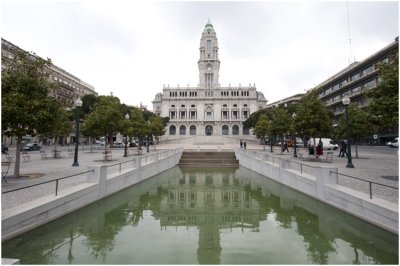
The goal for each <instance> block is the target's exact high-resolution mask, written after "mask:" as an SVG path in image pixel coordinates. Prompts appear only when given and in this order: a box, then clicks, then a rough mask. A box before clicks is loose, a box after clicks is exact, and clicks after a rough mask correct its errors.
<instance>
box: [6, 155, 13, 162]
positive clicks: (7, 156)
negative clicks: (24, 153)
mask: <svg viewBox="0 0 400 266" xmlns="http://www.w3.org/2000/svg"><path fill="white" fill-rule="evenodd" d="M6 159H7V161H8V162H10V163H13V162H14V156H13V155H11V154H9V153H8V152H7V153H6Z"/></svg>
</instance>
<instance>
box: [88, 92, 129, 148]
mask: <svg viewBox="0 0 400 266" xmlns="http://www.w3.org/2000/svg"><path fill="white" fill-rule="evenodd" d="M124 120H125V118H124V117H123V115H122V113H121V112H120V102H119V99H118V98H116V97H113V96H99V97H98V101H97V103H96V104H95V105H94V106H93V110H92V112H91V113H90V114H88V115H87V117H86V119H85V122H84V124H83V126H82V131H83V132H85V133H86V134H88V135H87V136H106V139H108V137H112V136H113V134H115V133H117V132H119V131H122V130H121V129H123V126H124V125H123V123H124V122H123V121H124ZM104 146H105V150H106V151H107V142H106V143H105V145H104ZM110 146H111V147H112V142H111V144H110Z"/></svg>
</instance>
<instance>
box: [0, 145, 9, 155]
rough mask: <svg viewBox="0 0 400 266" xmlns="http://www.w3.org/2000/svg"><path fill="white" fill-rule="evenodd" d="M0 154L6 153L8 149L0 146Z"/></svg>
mask: <svg viewBox="0 0 400 266" xmlns="http://www.w3.org/2000/svg"><path fill="white" fill-rule="evenodd" d="M1 153H8V147H7V146H6V145H4V144H1Z"/></svg>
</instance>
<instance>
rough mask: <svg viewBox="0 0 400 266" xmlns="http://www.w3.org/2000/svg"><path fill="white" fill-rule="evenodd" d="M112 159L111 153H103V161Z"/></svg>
mask: <svg viewBox="0 0 400 266" xmlns="http://www.w3.org/2000/svg"><path fill="white" fill-rule="evenodd" d="M111 159H112V155H111V151H103V160H104V161H108V160H111Z"/></svg>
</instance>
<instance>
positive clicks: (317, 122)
mask: <svg viewBox="0 0 400 266" xmlns="http://www.w3.org/2000/svg"><path fill="white" fill-rule="evenodd" d="M317 93H318V92H317V91H315V90H312V91H309V92H307V93H306V94H305V95H304V97H303V98H302V100H301V101H300V103H299V105H298V108H297V113H296V117H295V118H294V121H293V127H294V130H295V131H297V132H298V133H302V134H305V135H308V136H312V137H325V136H329V135H330V134H332V114H331V113H330V111H329V109H328V108H327V107H326V105H325V104H324V103H323V102H322V101H321V100H320V99H319V98H318V94H317Z"/></svg>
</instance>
